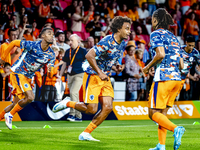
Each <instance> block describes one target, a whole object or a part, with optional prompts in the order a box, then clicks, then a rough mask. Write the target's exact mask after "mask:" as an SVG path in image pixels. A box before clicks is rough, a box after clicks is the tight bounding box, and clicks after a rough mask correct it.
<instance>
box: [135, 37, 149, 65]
mask: <svg viewBox="0 0 200 150" xmlns="http://www.w3.org/2000/svg"><path fill="white" fill-rule="evenodd" d="M136 43H137V46H138V49H141V50H142V52H143V56H142V62H143V63H146V62H147V60H149V59H150V56H149V52H148V51H147V49H146V48H145V45H146V42H145V40H142V39H139V40H137V41H136Z"/></svg>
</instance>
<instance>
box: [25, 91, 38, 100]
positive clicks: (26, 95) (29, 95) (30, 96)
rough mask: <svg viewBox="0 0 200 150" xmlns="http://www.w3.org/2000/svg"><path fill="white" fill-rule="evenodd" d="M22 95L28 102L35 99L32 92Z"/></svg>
mask: <svg viewBox="0 0 200 150" xmlns="http://www.w3.org/2000/svg"><path fill="white" fill-rule="evenodd" d="M24 94H25V98H26V99H27V100H29V101H33V100H34V99H35V95H34V93H33V91H32V90H28V91H26V92H24Z"/></svg>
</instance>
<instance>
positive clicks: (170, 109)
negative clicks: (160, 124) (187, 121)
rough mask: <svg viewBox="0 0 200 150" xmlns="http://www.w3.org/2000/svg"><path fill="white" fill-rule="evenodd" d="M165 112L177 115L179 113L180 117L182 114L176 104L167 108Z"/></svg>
mask: <svg viewBox="0 0 200 150" xmlns="http://www.w3.org/2000/svg"><path fill="white" fill-rule="evenodd" d="M167 114H168V115H174V114H177V115H179V116H180V117H181V116H182V113H181V111H180V109H179V108H178V106H177V105H173V107H172V108H169V110H168V112H167Z"/></svg>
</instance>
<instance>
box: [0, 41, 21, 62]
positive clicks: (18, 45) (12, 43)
mask: <svg viewBox="0 0 200 150" xmlns="http://www.w3.org/2000/svg"><path fill="white" fill-rule="evenodd" d="M20 42H21V40H14V41H12V42H11V43H10V44H9V46H8V48H7V49H6V50H5V52H4V55H2V56H1V61H0V64H2V60H5V58H6V57H7V56H8V54H9V53H10V52H11V51H12V49H13V48H14V47H15V46H17V47H20Z"/></svg>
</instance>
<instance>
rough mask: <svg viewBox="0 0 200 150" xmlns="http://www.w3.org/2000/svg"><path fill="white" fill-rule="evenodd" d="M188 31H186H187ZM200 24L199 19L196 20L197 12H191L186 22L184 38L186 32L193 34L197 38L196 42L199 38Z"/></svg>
mask: <svg viewBox="0 0 200 150" xmlns="http://www.w3.org/2000/svg"><path fill="white" fill-rule="evenodd" d="M185 31H186V32H185ZM198 32H199V26H198V23H197V21H195V13H194V12H192V13H190V18H187V19H186V21H185V22H184V26H183V32H182V39H184V34H185V33H186V34H187V35H191V36H193V37H194V38H195V42H197V40H198V39H199V33H198Z"/></svg>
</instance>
